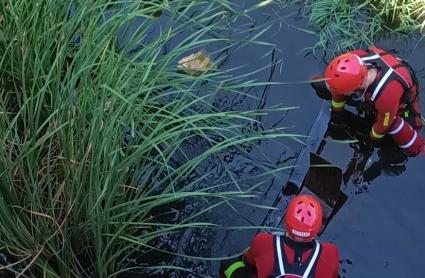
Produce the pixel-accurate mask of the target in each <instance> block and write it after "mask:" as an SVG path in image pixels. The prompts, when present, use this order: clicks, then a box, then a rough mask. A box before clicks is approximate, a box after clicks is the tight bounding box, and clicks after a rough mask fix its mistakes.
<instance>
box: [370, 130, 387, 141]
mask: <svg viewBox="0 0 425 278" xmlns="http://www.w3.org/2000/svg"><path fill="white" fill-rule="evenodd" d="M370 133H371V135H372V138H375V139H381V138H382V137H384V136H385V134H378V133H376V131H375V130H374V129H373V127H372V131H371V132H370Z"/></svg>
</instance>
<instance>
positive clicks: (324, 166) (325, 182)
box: [298, 153, 347, 233]
mask: <svg viewBox="0 0 425 278" xmlns="http://www.w3.org/2000/svg"><path fill="white" fill-rule="evenodd" d="M341 184H342V170H341V169H340V168H338V167H336V166H334V165H332V164H331V163H330V162H328V161H327V160H325V159H324V158H322V157H320V156H318V155H317V154H315V153H310V168H309V170H308V172H307V175H306V176H305V178H304V181H303V183H302V186H301V188H300V189H299V192H298V194H306V193H307V194H311V195H314V196H315V197H317V198H318V199H319V201H320V203H321V205H322V209H323V224H322V229H321V233H322V232H323V231H324V229H325V228H326V226H327V225H328V223H329V222H330V220H331V219H332V218H333V216H334V215H335V214H336V213H337V212H338V210H339V209H340V208H341V207H342V205H343V204H344V203H345V201H346V200H347V195H345V193H344V192H342V191H341V188H340V187H341Z"/></svg>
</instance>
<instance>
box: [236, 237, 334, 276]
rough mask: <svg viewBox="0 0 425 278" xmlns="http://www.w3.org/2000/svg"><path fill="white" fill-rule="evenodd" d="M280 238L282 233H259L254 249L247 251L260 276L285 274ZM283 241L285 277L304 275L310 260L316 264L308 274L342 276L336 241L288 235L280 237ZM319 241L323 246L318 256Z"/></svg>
mask: <svg viewBox="0 0 425 278" xmlns="http://www.w3.org/2000/svg"><path fill="white" fill-rule="evenodd" d="M277 237H279V236H277V235H272V234H267V233H259V234H257V235H256V236H255V237H254V239H253V241H252V244H251V248H250V249H249V250H248V251H247V252H246V253H245V256H244V259H245V263H246V264H247V265H248V266H249V267H251V268H253V269H254V268H255V271H256V273H257V277H258V278H268V277H278V276H279V275H281V273H280V268H279V258H278V250H277V242H276V241H277ZM316 242H317V243H316ZM280 244H281V248H280V250H281V252H282V264H283V265H284V268H285V273H286V276H284V277H303V274H305V272H306V271H307V270H308V269H307V268H308V266H309V264H310V263H311V265H312V267H311V269H310V271H309V273H307V274H308V276H305V277H318V278H325V277H338V267H339V253H338V250H337V248H336V246H335V245H334V244H330V243H319V242H318V241H310V242H306V243H303V242H296V241H294V240H292V239H291V238H290V237H287V236H280ZM316 244H318V245H320V247H319V248H318V251H317V257H315V256H314V254H315V251H316ZM291 274H292V276H291ZM294 275H296V276H294ZM297 275H298V276H297Z"/></svg>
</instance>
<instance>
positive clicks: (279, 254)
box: [275, 235, 321, 278]
mask: <svg viewBox="0 0 425 278" xmlns="http://www.w3.org/2000/svg"><path fill="white" fill-rule="evenodd" d="M314 243H315V248H314V251H313V255H312V257H311V258H310V261H309V262H308V265H307V268H306V270H305V271H304V273H303V275H302V276H300V277H302V278H308V277H309V275H310V273H311V271H312V269H313V267H314V265H315V263H316V261H317V260H318V258H319V253H320V249H321V248H320V247H321V246H320V242H319V241H317V240H315V241H314ZM275 247H276V248H275V249H276V250H275V251H276V257H277V265H278V271H276V270H277V269H276V270H275V275H276V274H277V275H278V276H277V277H285V275H286V272H285V264H284V262H283V252H284V250H282V244H281V240H280V236H278V235H276V236H275ZM275 268H276V267H275ZM291 275H294V274H291Z"/></svg>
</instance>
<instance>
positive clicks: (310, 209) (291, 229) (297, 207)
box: [285, 195, 322, 242]
mask: <svg viewBox="0 0 425 278" xmlns="http://www.w3.org/2000/svg"><path fill="white" fill-rule="evenodd" d="M321 227H322V206H321V205H320V203H319V201H318V200H317V199H316V198H314V197H313V196H311V195H298V196H296V197H295V198H294V199H292V200H291V202H290V203H289V205H288V208H287V210H286V214H285V228H286V231H287V233H288V236H289V237H290V238H292V239H293V240H295V241H300V242H308V241H312V240H313V239H315V238H316V237H317V234H318V233H319V231H320V228H321Z"/></svg>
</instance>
